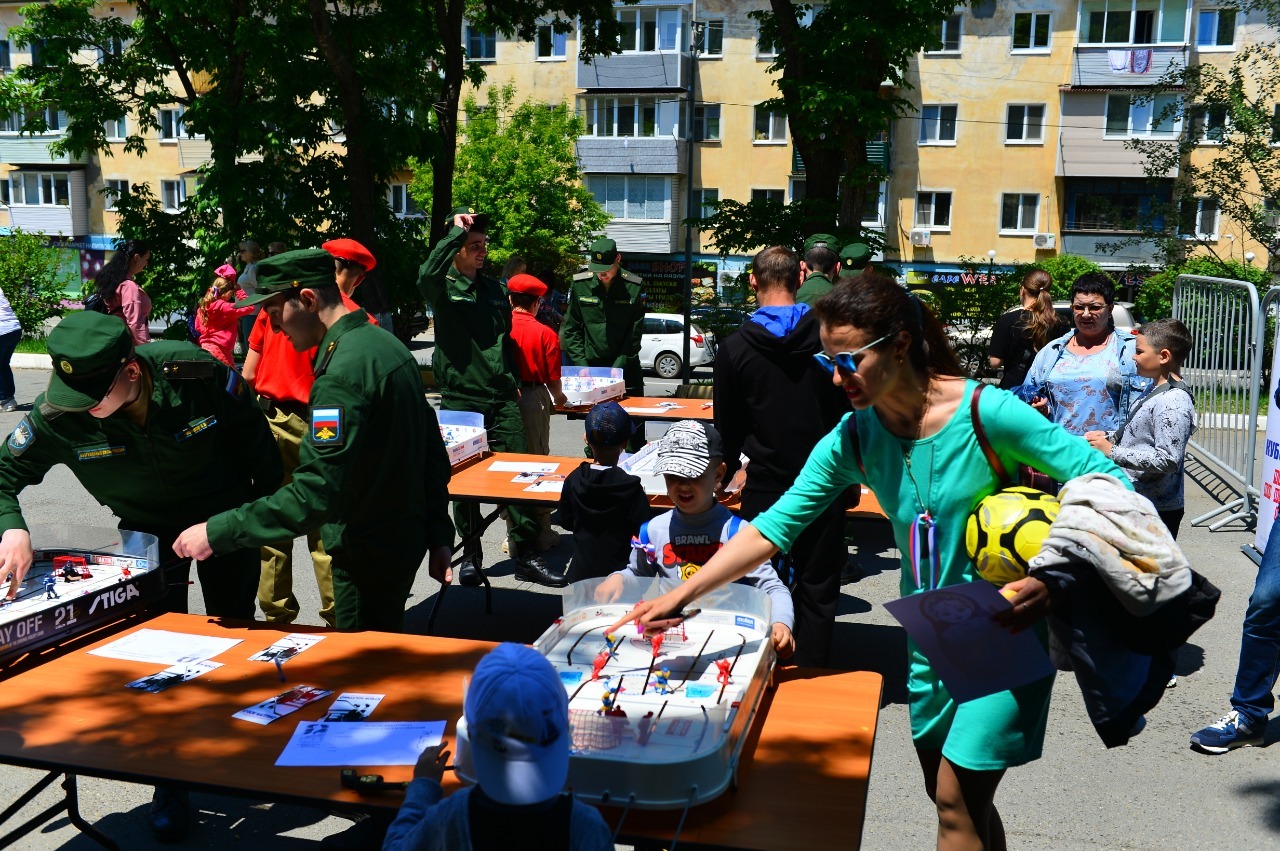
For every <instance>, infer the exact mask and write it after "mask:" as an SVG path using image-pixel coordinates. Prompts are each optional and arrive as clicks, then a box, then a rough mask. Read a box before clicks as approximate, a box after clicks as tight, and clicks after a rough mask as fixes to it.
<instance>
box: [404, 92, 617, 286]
mask: <svg viewBox="0 0 1280 851" xmlns="http://www.w3.org/2000/svg"><path fill="white" fill-rule="evenodd" d="M464 108H465V110H466V112H467V114H468V115H470V116H471V120H470V121H469V122H468V124H467V128H466V137H465V140H464V141H463V143H462V145H461V147H460V148H459V149H458V157H457V168H456V171H455V174H454V180H453V197H454V198H456V199H457V202H458V203H459V204H466V205H467V206H469V207H472V208H474V209H476V210H480V211H483V212H486V213H489V214H490V216H491V217H492V223H491V225H490V230H489V259H490V260H491V262H492V263H493V264H494V265H495V266H498V267H501V266H502V264H504V263H505V262H506V261H507V259H508V258H509V257H511V256H512V255H513V254H519V255H521V256H522V257H524V259H525V261H526V262H527V263H528V267H529V270H530V271H531V272H540V271H543V270H549V271H551V272H554V273H555V274H556V276H557V277H565V276H567V275H568V274H569V273H571V272H573V271H575V270H576V269H577V267H578V266H579V265H580V263H581V257H582V250H583V246H585V245H586V244H587V243H588V242H590V241H591V234H592V233H594V232H598V231H600V230H603V229H604V226H605V225H606V224H608V222H609V216H608V214H607V213H605V211H604V209H603V208H602V207H601V206H600V205H599V204H598V203H597V202H596V200H595V198H594V197H593V196H592V194H591V193H590V192H589V191H587V189H586V188H585V187H584V186H582V184H581V178H582V174H581V171H580V170H579V168H578V162H577V157H576V155H575V153H574V142H575V141H576V140H577V138H578V136H579V135H580V134H581V133H582V130H583V124H582V119H581V118H580V117H578V116H577V115H576V114H575V113H574V111H573V110H572V109H571V108H570V107H569V106H568V105H566V104H564V103H560V104H556V105H553V106H549V105H547V104H543V103H535V102H533V101H525V102H524V103H521V104H519V105H517V104H516V89H515V86H514V85H511V84H508V85H506V86H503V87H501V88H499V87H496V86H495V87H492V88H490V89H489V91H488V104H487V105H486V106H484V107H480V106H479V105H478V104H477V103H476V100H475V98H474V97H471V98H468V99H467V101H466V103H465V106H464ZM412 165H413V167H414V169H415V173H416V177H415V179H414V183H413V184H412V185H411V186H410V193H411V194H412V195H413V196H414V197H415V198H416V199H418V201H419V204H420V205H422V206H423V207H426V206H428V205H429V203H430V199H431V184H430V179H431V174H430V172H429V171H428V170H427V169H426V168H423V167H421V166H423V165H425V164H420V163H418V162H416V161H412Z"/></svg>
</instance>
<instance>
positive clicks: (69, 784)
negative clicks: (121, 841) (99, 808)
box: [0, 771, 120, 851]
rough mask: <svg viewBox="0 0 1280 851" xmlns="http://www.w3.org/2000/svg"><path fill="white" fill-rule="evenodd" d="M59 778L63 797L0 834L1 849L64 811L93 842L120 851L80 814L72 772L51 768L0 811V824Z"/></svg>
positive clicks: (77, 793) (118, 847) (117, 846)
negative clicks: (62, 772) (52, 769)
mask: <svg viewBox="0 0 1280 851" xmlns="http://www.w3.org/2000/svg"><path fill="white" fill-rule="evenodd" d="M59 777H61V778H62V789H63V792H64V793H65V794H64V795H63V798H62V800H61V801H59V802H58V803H56V804H54V805H52V806H50V807H49V808H47V809H46V810H44V811H43V812H41V813H37V814H36V815H34V816H32V817H31V818H30V819H28V820H27V821H26V822H25V823H23V824H22V825H20V826H18V827H16V828H14V829H13V830H12V831H10V832H9V833H6V834H5V835H4V836H0V848H8V847H9V846H11V845H13V843H15V842H17V841H18V840H19V839H22V838H23V837H24V836H26V835H27V834H29V833H31V832H33V831H35V830H36V829H38V828H39V827H41V826H42V825H44V824H46V823H48V821H49V820H50V819H52V818H53V817H54V816H55V815H57V814H58V813H60V812H65V813H66V814H67V818H68V819H69V820H70V821H71V824H72V825H74V826H75V828H76V829H77V830H79V831H80V832H81V833H83V834H85V835H86V836H88V837H89V838H90V839H92V840H93V841H94V842H97V843H98V844H99V845H101V846H102V847H103V848H109V849H111V851H119V849H120V846H119V845H116V843H114V842H112V841H111V840H110V839H109V838H108V837H106V836H105V835H104V834H102V833H100V832H99V831H98V830H97V829H96V828H94V826H93V825H91V824H89V823H88V822H87V821H85V820H84V817H83V816H81V815H80V795H79V791H78V790H77V788H76V775H74V774H66V775H63V774H61V773H59V772H57V771H50V772H49V773H48V774H46V775H45V776H44V777H42V778H41V779H40V780H39V781H37V782H36V784H35V785H34V786H32V787H31V788H30V789H28V790H27V791H26V792H24V793H23V794H22V795H21V796H19V797H18V799H17V800H16V801H14V802H13V803H12V804H10V805H9V807H8V808H6V809H5V811H4V812H3V813H0V824H4V823H5V822H7V821H8V820H9V819H11V818H13V817H14V816H15V815H16V814H17V813H18V812H19V811H20V810H21V809H22V808H23V807H25V806H26V805H27V804H29V803H31V801H32V800H34V799H35V797H36V796H37V795H39V794H40V793H41V792H43V791H44V790H45V789H46V788H48V787H49V786H50V785H52V783H53V782H54V781H55V780H57V779H58V778H59Z"/></svg>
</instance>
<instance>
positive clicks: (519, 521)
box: [418, 207, 565, 587]
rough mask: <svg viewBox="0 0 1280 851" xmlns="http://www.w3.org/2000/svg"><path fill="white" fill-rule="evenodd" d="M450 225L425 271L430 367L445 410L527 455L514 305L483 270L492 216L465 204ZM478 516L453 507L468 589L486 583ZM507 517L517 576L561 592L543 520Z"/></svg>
mask: <svg viewBox="0 0 1280 851" xmlns="http://www.w3.org/2000/svg"><path fill="white" fill-rule="evenodd" d="M451 221H452V224H453V228H452V229H451V230H450V231H449V233H448V234H446V235H445V237H444V238H443V239H441V240H440V241H439V242H438V243H436V246H435V248H433V249H432V250H431V254H430V256H428V257H427V262H426V263H423V264H422V268H421V269H420V270H419V273H418V289H419V291H421V293H422V297H423V298H424V299H425V300H426V302H427V304H429V305H431V308H432V311H433V313H434V319H435V327H436V350H435V353H434V354H433V355H432V356H431V368H432V370H433V371H434V372H435V376H436V384H437V385H439V387H440V407H441V409H442V410H446V411H470V412H472V413H477V414H483V415H484V427H485V429H486V430H487V431H488V440H489V448H490V449H493V450H495V451H498V452H526V451H527V450H528V444H527V443H526V441H525V435H524V419H523V418H522V417H521V416H520V404H519V392H520V378H519V375H518V374H517V367H516V349H515V344H514V343H513V342H512V341H511V301H510V300H509V299H508V298H507V288H506V287H504V286H503V285H502V283H501V282H500V281H499V280H498V279H497V278H494V277H493V276H491V275H489V274H487V273H486V272H485V271H484V261H485V258H486V257H487V256H488V248H487V245H488V236H487V234H486V231H487V230H488V227H489V217H488V216H487V215H484V214H480V215H476V214H474V213H473V212H471V211H469V210H468V209H467V208H466V207H458V208H456V209H455V210H454V211H453V214H452V218H451ZM478 515H479V509H478V507H477V506H476V505H474V504H467V503H457V504H455V505H454V508H453V518H454V521H455V522H456V523H457V525H458V535H459V536H460V537H461V538H462V540H463V541H464V547H463V559H462V562H461V564H459V566H458V582H459V583H460V584H462V585H479V584H480V581H481V580H480V568H481V567H482V566H483V564H484V553H483V552H482V551H481V547H480V541H479V538H478V536H475V533H476V530H477V529H478V528H479V525H480V523H479V516H478ZM507 516H508V518H509V526H510V532H509V539H510V542H511V544H513V545H514V546H513V547H512V548H513V550H514V552H512V556H514V557H515V559H516V571H515V575H516V578H517V579H524V580H527V581H529V582H536V583H538V584H540V585H549V586H552V587H562V586H563V585H564V584H565V582H564V577H563V576H560V575H558V574H557V573H555V572H554V571H553V570H552V569H551V567H550V566H549V565H548V564H547V560H546V559H544V558H543V557H542V556H541V555H539V554H538V552H537V540H538V521H537V519H536V518H535V517H534V516H533V515H532V514H530V513H529V512H527V511H525V510H523V509H520V508H516V507H514V506H510V507H508V508H507ZM473 536H475V538H474V539H473Z"/></svg>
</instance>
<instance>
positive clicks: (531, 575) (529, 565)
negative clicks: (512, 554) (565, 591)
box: [516, 544, 569, 588]
mask: <svg viewBox="0 0 1280 851" xmlns="http://www.w3.org/2000/svg"><path fill="white" fill-rule="evenodd" d="M516 579H523V580H524V581H525V582H535V583H537V584H538V585H546V586H547V587H548V588H563V587H564V586H566V585H568V584H569V580H568V579H566V578H565V577H564V576H563V575H562V574H559V573H556V572H555V571H554V570H552V569H551V565H549V564H547V560H546V559H545V558H543V557H542V556H540V555H538V552H537V550H535V549H534V546H533V544H524V545H522V546H521V547H520V548H519V554H518V555H516Z"/></svg>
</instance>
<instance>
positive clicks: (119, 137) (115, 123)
mask: <svg viewBox="0 0 1280 851" xmlns="http://www.w3.org/2000/svg"><path fill="white" fill-rule="evenodd" d="M102 128H103V130H105V131H106V134H107V141H108V142H123V141H124V140H125V137H126V136H128V135H129V124H128V122H127V121H126V120H125V118H124V116H120V117H119V118H110V119H107V120H106V121H104V122H103V123H102Z"/></svg>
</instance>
